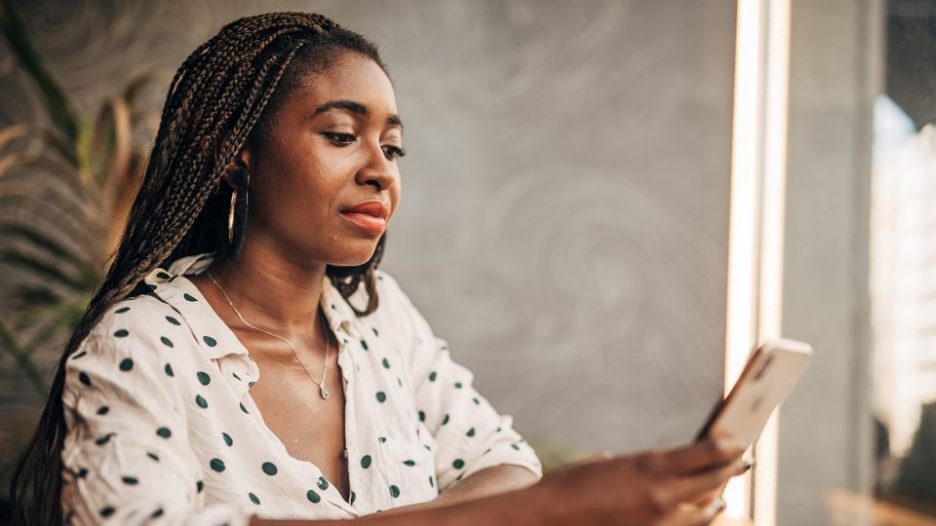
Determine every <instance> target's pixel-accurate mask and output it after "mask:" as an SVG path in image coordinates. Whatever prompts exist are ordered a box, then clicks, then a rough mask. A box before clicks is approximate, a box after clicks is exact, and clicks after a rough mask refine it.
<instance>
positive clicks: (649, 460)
mask: <svg viewBox="0 0 936 526" xmlns="http://www.w3.org/2000/svg"><path fill="white" fill-rule="evenodd" d="M745 449H746V448H745V447H744V445H743V444H741V443H740V442H737V441H736V440H732V439H729V438H720V439H717V440H716V439H707V440H704V441H702V442H697V443H695V444H692V445H690V446H686V447H683V448H679V449H673V450H670V451H663V452H659V451H651V452H648V453H645V454H644V455H642V456H641V458H640V462H639V465H640V467H641V468H643V469H644V470H645V471H647V472H649V473H655V474H658V475H679V474H688V473H694V472H697V471H703V470H706V469H709V468H715V467H722V466H724V465H725V464H728V463H730V462H732V461H733V460H734V459H736V458H737V457H740V456H741V455H742V454H743V453H744V450H745Z"/></svg>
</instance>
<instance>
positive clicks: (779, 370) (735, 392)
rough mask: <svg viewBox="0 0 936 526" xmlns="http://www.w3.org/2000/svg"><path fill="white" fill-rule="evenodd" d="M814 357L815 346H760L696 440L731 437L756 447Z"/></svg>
mask: <svg viewBox="0 0 936 526" xmlns="http://www.w3.org/2000/svg"><path fill="white" fill-rule="evenodd" d="M811 357H812V347H811V346H810V345H809V344H808V343H805V342H800V341H796V340H787V339H775V340H770V341H768V342H766V343H764V344H763V345H761V346H760V347H759V348H758V349H757V350H756V351H754V353H753V354H751V356H750V358H748V361H747V364H746V365H745V366H744V370H743V371H742V372H741V376H740V377H738V381H737V382H735V384H734V386H733V387H732V388H731V391H729V393H728V396H726V397H725V398H724V400H722V401H721V402H719V403H718V405H716V406H715V409H714V410H713V411H712V414H711V415H710V416H709V418H708V420H706V422H705V425H703V426H702V429H701V430H700V431H699V434H698V436H696V440H697V441H699V440H703V439H706V438H709V437H715V438H717V437H724V436H729V437H731V438H734V439H735V440H737V441H739V442H741V443H742V444H746V445H750V444H753V443H754V441H755V440H757V437H759V436H760V434H761V431H763V430H764V426H765V425H767V420H768V419H770V415H771V413H773V411H774V409H776V408H777V406H779V405H780V403H781V402H783V400H784V399H785V398H786V397H787V395H789V394H790V391H792V390H793V386H795V385H796V382H797V381H798V380H799V379H800V377H801V376H802V374H803V372H804V371H805V370H806V366H807V365H808V364H809V359H810V358H811Z"/></svg>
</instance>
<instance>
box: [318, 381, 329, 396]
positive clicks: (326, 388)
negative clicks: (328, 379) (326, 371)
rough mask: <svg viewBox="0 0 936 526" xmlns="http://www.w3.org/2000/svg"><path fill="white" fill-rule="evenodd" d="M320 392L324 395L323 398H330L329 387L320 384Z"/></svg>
mask: <svg viewBox="0 0 936 526" xmlns="http://www.w3.org/2000/svg"><path fill="white" fill-rule="evenodd" d="M319 390H320V391H321V393H322V398H328V387H326V386H325V384H320V385H319Z"/></svg>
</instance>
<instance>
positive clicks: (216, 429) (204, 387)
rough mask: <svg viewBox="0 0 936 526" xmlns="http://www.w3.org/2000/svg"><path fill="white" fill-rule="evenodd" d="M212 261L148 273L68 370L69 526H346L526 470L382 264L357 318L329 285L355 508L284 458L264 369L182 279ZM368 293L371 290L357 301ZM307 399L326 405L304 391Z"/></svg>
mask: <svg viewBox="0 0 936 526" xmlns="http://www.w3.org/2000/svg"><path fill="white" fill-rule="evenodd" d="M211 260H212V254H200V255H195V256H189V257H185V258H182V259H179V260H177V261H175V262H174V263H173V264H172V265H171V266H170V267H169V268H168V269H156V270H154V271H153V272H152V273H150V274H149V275H148V276H147V277H146V283H147V284H148V286H149V287H150V289H151V293H150V294H146V295H140V296H136V297H134V298H130V299H127V300H124V301H122V302H120V303H118V304H116V305H114V306H113V307H112V308H110V309H109V311H108V312H107V313H106V314H105V315H104V316H103V317H102V318H101V320H100V321H99V322H98V323H97V324H96V325H95V326H94V328H93V329H92V331H91V333H90V334H89V335H88V337H87V338H86V339H85V340H84V341H83V343H82V344H81V346H80V347H79V348H78V349H77V350H76V352H75V353H74V354H73V355H72V356H70V357H69V358H68V360H67V363H66V369H65V370H66V381H65V389H64V392H63V393H62V400H63V403H64V406H65V421H66V424H67V427H68V433H67V435H66V437H65V444H64V447H63V450H62V460H63V463H64V468H63V473H62V476H63V479H64V485H63V488H62V497H61V498H62V509H63V513H64V515H65V517H66V519H67V521H68V522H70V523H72V524H100V523H110V524H141V523H147V524H148V523H151V522H152V523H154V524H160V523H164V524H223V523H227V524H230V525H244V524H247V523H248V522H249V519H250V517H251V516H254V515H256V516H259V517H263V518H269V519H290V518H291V519H342V518H353V517H357V516H360V515H365V514H369V513H374V512H378V511H380V510H386V509H389V508H393V507H397V506H403V505H407V504H414V503H419V502H425V501H429V500H432V499H434V498H435V497H437V496H438V494H439V492H440V491H444V490H445V489H447V488H450V487H451V486H453V485H455V484H457V483H458V482H459V481H460V480H462V479H464V478H465V477H468V476H470V475H471V474H472V473H475V472H477V471H479V470H481V469H484V468H487V467H490V466H495V465H499V464H513V465H518V466H523V467H525V468H527V469H529V470H530V471H531V472H533V473H534V474H536V475H537V476H538V477H541V476H542V468H541V466H540V462H539V460H538V459H537V457H536V454H535V453H534V451H533V449H532V448H531V447H530V446H529V445H528V444H527V443H526V442H525V441H524V440H523V438H522V437H521V436H520V435H519V434H518V433H517V432H516V431H514V430H513V428H512V418H511V417H510V416H509V415H501V414H499V413H498V412H497V411H496V410H495V409H494V408H493V407H492V406H491V405H490V404H489V403H488V402H487V401H486V400H485V399H484V397H483V396H481V395H480V394H479V393H478V392H477V391H476V390H475V389H474V388H473V387H472V374H471V372H470V371H469V370H468V369H466V368H465V367H463V366H461V365H459V364H458V363H456V362H454V361H453V360H452V358H451V356H450V354H449V350H448V348H447V346H446V343H445V341H443V340H441V339H439V338H437V337H435V336H434V335H433V333H432V331H431V330H430V328H429V325H428V324H427V323H426V321H425V319H424V318H423V317H422V316H421V315H420V314H419V312H418V311H417V310H416V309H415V308H414V307H413V305H412V303H411V302H410V300H409V299H408V298H407V296H406V295H405V294H404V293H403V291H402V290H400V288H399V285H398V284H397V283H396V281H395V280H394V279H393V278H392V277H391V276H390V275H389V274H387V273H385V272H383V271H377V277H378V280H377V285H378V286H377V291H378V295H379V298H380V306H379V308H378V309H377V311H376V312H374V313H373V314H371V315H368V316H365V317H362V318H358V317H357V316H356V315H355V314H354V312H353V311H352V310H351V306H350V305H349V304H348V302H347V301H346V300H345V299H344V298H343V297H342V296H341V294H340V293H339V292H338V290H337V289H335V288H334V287H333V286H332V285H331V282H330V281H329V280H328V279H327V278H325V280H324V287H323V294H322V299H321V302H322V303H321V304H322V307H323V309H324V311H325V313H326V315H327V318H328V322H329V325H330V327H331V329H332V331H334V334H335V335H336V336H337V338H338V342H339V345H340V347H339V352H338V364H339V365H340V367H341V374H342V376H343V381H342V385H343V387H344V395H345V446H346V449H347V453H346V454H347V457H348V476H349V481H350V488H351V492H350V493H349V497H348V499H347V500H345V498H344V497H343V496H342V495H341V493H340V492H339V491H338V490H337V489H336V488H335V486H334V485H333V484H332V483H331V482H330V481H329V480H328V479H327V478H325V477H324V475H323V474H322V471H321V470H320V469H319V468H318V467H317V466H315V465H314V464H313V463H311V462H309V461H304V460H299V459H296V458H294V457H291V456H290V455H289V453H288V452H287V451H286V447H285V446H284V445H283V443H282V442H281V441H280V440H279V438H278V437H277V436H276V435H275V434H274V433H273V432H272V431H271V430H270V429H269V428H268V427H267V426H266V425H265V424H264V421H263V418H262V415H261V414H260V412H259V410H258V408H257V406H256V405H255V404H254V403H253V401H252V399H251V396H250V391H251V388H252V387H253V385H254V383H255V382H257V380H258V379H259V369H258V367H257V365H256V364H255V363H254V361H253V359H252V358H251V357H250V355H249V354H248V351H247V349H246V348H244V346H243V345H241V343H240V342H239V340H238V339H237V338H236V337H235V335H234V333H233V332H231V330H230V329H229V328H228V327H227V325H225V324H224V323H223V322H222V321H221V319H220V318H219V317H218V315H217V314H216V313H215V312H214V310H213V309H212V308H211V306H210V305H209V304H208V303H207V301H206V300H205V299H204V297H203V296H202V295H201V294H200V292H199V290H198V288H197V287H195V285H194V284H193V283H192V282H191V281H190V280H189V279H187V278H186V277H185V276H187V275H192V274H198V273H200V272H203V271H204V269H206V268H207V267H208V265H209V264H210V263H211ZM365 300H366V297H365V295H364V291H363V287H361V289H359V290H358V295H355V296H352V298H351V301H352V302H353V303H354V304H355V305H359V306H361V305H363V304H364V302H365ZM309 396H319V394H318V389H317V387H316V386H311V387H310V390H309Z"/></svg>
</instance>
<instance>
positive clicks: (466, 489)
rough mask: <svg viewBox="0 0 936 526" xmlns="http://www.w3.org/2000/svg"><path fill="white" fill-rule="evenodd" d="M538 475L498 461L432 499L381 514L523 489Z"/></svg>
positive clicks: (434, 506)
mask: <svg viewBox="0 0 936 526" xmlns="http://www.w3.org/2000/svg"><path fill="white" fill-rule="evenodd" d="M537 480H539V477H537V476H536V475H534V474H533V473H532V472H531V471H530V470H529V469H526V468H523V467H520V466H512V465H508V464H501V465H498V466H491V467H489V468H485V469H482V470H481V471H478V472H477V473H474V474H473V475H471V476H469V477H466V478H465V479H464V480H462V481H461V482H459V483H458V484H456V485H454V486H452V487H451V488H449V489H448V490H446V491H443V492H442V494H441V495H439V497H438V498H436V499H435V500H431V501H428V502H422V503H419V504H410V505H408V506H400V507H399V508H393V509H390V510H387V511H384V512H382V513H385V514H393V513H398V512H407V511H417V510H423V509H430V508H438V507H440V506H446V505H449V504H456V503H459V502H464V501H468V500H474V499H480V498H483V497H489V496H491V495H497V494H499V493H506V492H508V491H514V490H519V489H523V488H527V487H529V486H532V485H533V484H536V481H537Z"/></svg>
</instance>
